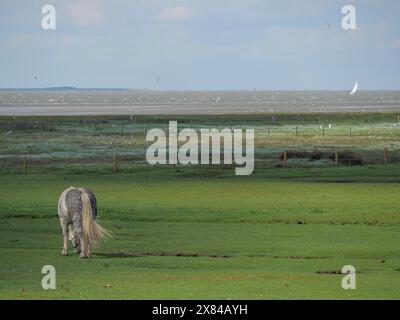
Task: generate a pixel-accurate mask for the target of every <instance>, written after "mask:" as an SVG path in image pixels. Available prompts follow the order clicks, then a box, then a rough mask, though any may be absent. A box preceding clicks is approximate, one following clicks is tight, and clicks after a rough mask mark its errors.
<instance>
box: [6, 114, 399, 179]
mask: <svg viewBox="0 0 400 320" xmlns="http://www.w3.org/2000/svg"><path fill="white" fill-rule="evenodd" d="M152 128H157V129H161V130H164V132H165V133H166V135H167V138H168V129H169V125H168V122H167V121H165V120H164V121H153V122H151V121H149V120H148V121H147V122H143V119H136V117H135V116H130V117H129V118H126V117H125V118H124V120H123V121H122V122H118V121H113V122H110V121H106V120H105V121H88V120H86V119H80V120H79V121H66V120H63V121H59V122H57V121H54V120H52V121H44V120H41V121H11V120H10V121H2V122H1V123H0V137H1V138H0V143H1V145H2V146H5V145H6V144H8V146H10V145H13V144H18V143H20V142H21V140H23V139H25V142H26V141H31V140H32V141H33V140H34V141H35V143H38V144H40V143H41V141H42V140H43V141H44V140H45V142H43V146H46V144H45V143H47V142H48V141H50V140H51V139H54V140H55V141H57V143H58V142H60V141H64V140H65V141H71V138H74V139H75V140H76V141H77V142H79V141H81V140H85V141H87V143H89V144H90V143H91V138H98V137H100V142H99V141H96V143H97V144H100V143H101V144H102V145H103V147H102V148H100V147H97V146H95V147H93V146H92V147H90V146H89V147H88V150H86V152H83V151H82V150H79V147H77V146H76V145H74V146H73V148H72V149H73V150H69V149H68V150H67V149H63V148H62V147H59V149H60V150H61V151H59V152H54V151H52V150H46V149H45V147H43V148H42V149H44V151H43V150H42V151H41V152H36V153H31V152H18V153H14V154H13V153H12V151H10V152H1V153H0V170H2V171H3V172H19V173H22V174H29V173H30V172H35V171H51V170H66V169H68V170H76V171H83V170H106V171H110V172H115V173H117V172H119V171H123V170H124V169H129V168H132V167H135V166H136V165H138V164H140V165H143V164H147V162H146V148H147V146H148V145H149V144H150V143H148V142H146V139H145V136H146V134H147V132H148V131H149V130H150V129H152ZM186 128H191V129H193V130H195V131H196V133H198V134H199V135H200V134H201V129H204V128H207V129H213V128H215V129H218V130H221V129H223V128H229V129H231V130H233V129H254V130H255V138H256V145H255V161H256V163H264V164H268V165H271V166H288V167H290V166H315V165H319V166H321V165H326V166H340V165H345V166H353V165H370V164H392V163H398V162H400V151H399V150H397V149H396V148H397V147H398V145H397V146H396V145H394V147H392V145H393V144H390V141H398V142H399V141H400V124H397V123H394V124H388V123H386V124H380V125H375V126H370V125H368V126H367V125H334V124H326V125H322V124H320V125H318V124H309V125H270V124H266V125H256V126H255V125H254V124H252V123H242V124H239V123H231V124H229V123H216V124H213V123H208V124H207V123H200V124H199V123H190V122H186V123H185V122H183V123H178V131H179V130H181V129H186ZM33 137H34V139H33ZM131 138H135V140H131V141H132V145H130V142H127V144H124V146H122V144H121V143H119V142H120V141H119V140H120V139H121V140H124V139H125V140H129V141H130V139H131ZM304 138H306V139H307V138H317V140H318V141H321V139H322V141H324V140H323V139H327V140H326V141H329V140H328V139H342V138H345V140H346V141H347V142H348V141H350V143H348V144H349V145H350V144H351V141H352V140H351V139H353V138H354V139H355V138H371V140H370V141H369V142H368V144H369V145H373V144H375V146H373V147H371V148H373V150H369V147H368V144H366V145H364V146H363V147H361V146H359V148H357V147H356V148H355V147H354V146H345V145H340V143H338V144H336V145H332V146H329V143H326V144H325V145H324V143H319V144H318V145H319V146H317V147H312V146H311V147H310V146H306V145H312V143H310V144H306V145H304V142H301V139H304ZM268 139H270V140H273V139H274V140H275V142H277V143H276V144H275V146H274V147H271V146H269V145H268ZM296 139H299V145H295V146H293V147H289V146H287V145H288V144H287V142H288V141H289V140H290V141H291V142H293V141H294V143H293V144H295V142H296ZM76 141H75V142H74V143H77V142H76ZM385 141H389V143H388V144H387V145H388V146H390V147H382V148H379V149H378V147H376V145H377V144H381V145H383V144H385ZM96 143H94V142H93V145H95V144H96ZM105 145H106V146H105ZM354 145H357V142H354ZM11 149H12V148H11ZM310 149H311V150H310ZM0 151H2V150H0ZM210 157H212V155H211V154H210ZM199 162H200V159H199ZM222 163H223V159H221V164H222Z"/></svg>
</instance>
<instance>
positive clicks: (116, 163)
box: [114, 152, 118, 173]
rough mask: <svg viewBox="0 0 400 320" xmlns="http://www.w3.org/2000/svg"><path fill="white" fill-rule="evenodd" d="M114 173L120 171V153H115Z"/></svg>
mask: <svg viewBox="0 0 400 320" xmlns="http://www.w3.org/2000/svg"><path fill="white" fill-rule="evenodd" d="M114 173H118V153H117V152H116V153H115V156H114Z"/></svg>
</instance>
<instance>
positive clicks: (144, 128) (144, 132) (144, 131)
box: [143, 124, 146, 136]
mask: <svg viewBox="0 0 400 320" xmlns="http://www.w3.org/2000/svg"><path fill="white" fill-rule="evenodd" d="M143 134H144V136H146V125H145V124H144V125H143Z"/></svg>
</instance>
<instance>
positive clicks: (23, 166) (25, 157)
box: [22, 155, 27, 175]
mask: <svg viewBox="0 0 400 320" xmlns="http://www.w3.org/2000/svg"><path fill="white" fill-rule="evenodd" d="M26 163H27V156H26V155H25V156H24V159H23V160H22V172H23V173H24V175H26Z"/></svg>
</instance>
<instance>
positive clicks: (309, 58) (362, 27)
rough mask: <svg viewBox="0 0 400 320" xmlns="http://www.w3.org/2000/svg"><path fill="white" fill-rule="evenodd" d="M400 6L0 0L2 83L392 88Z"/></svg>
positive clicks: (321, 1)
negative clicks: (48, 11)
mask: <svg viewBox="0 0 400 320" xmlns="http://www.w3.org/2000/svg"><path fill="white" fill-rule="evenodd" d="M45 5H53V6H54V8H55V9H56V29H54V30H44V29H43V28H42V26H41V23H42V18H43V17H44V14H42V7H43V6H45ZM344 5H353V6H354V7H355V9H356V29H355V30H345V29H343V28H342V24H341V23H342V18H343V16H344V14H342V7H343V6H344ZM399 14H400V1H398V0H352V1H351V0H344V1H341V0H340V1H339V0H302V1H298V0H279V1H268V0H193V1H190V0H186V1H172V0H171V1H166V0H164V1H162V0H44V1H43V0H1V1H0V88H28V87H29V88H30V87H34V88H40V87H54V86H76V87H80V88H131V89H152V90H252V89H257V90H348V89H349V88H350V89H351V88H352V87H353V85H354V83H355V81H359V89H360V90H400V72H399V70H400V19H399V18H398V16H399ZM157 78H158V81H157Z"/></svg>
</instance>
